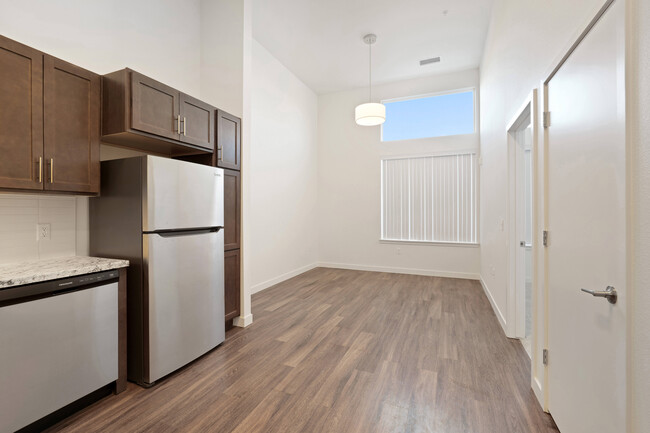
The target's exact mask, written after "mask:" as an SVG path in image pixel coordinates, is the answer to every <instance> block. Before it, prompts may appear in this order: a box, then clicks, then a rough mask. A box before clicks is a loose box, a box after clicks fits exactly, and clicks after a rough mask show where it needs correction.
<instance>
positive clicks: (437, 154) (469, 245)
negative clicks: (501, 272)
mask: <svg viewBox="0 0 650 433" xmlns="http://www.w3.org/2000/svg"><path fill="white" fill-rule="evenodd" d="M466 135H468V134H466ZM457 155H474V156H475V157H476V167H475V171H476V172H475V176H476V183H477V184H476V191H475V201H476V204H475V206H474V212H475V215H474V217H475V219H476V242H452V241H418V240H409V239H384V237H383V231H384V230H383V229H384V186H385V185H384V169H383V165H384V164H383V162H384V161H393V160H398V159H413V158H428V157H434V158H435V157H444V156H457ZM480 166H481V153H480V151H479V149H476V148H464V149H461V150H457V151H451V150H450V151H441V152H425V153H418V154H408V155H382V156H380V158H379V243H380V244H402V245H422V246H426V245H429V246H446V247H461V248H479V247H480V246H481V231H480V230H481V223H480V220H479V217H480V199H481V195H480V193H481V178H480Z"/></svg>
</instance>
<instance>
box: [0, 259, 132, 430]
mask: <svg viewBox="0 0 650 433" xmlns="http://www.w3.org/2000/svg"><path fill="white" fill-rule="evenodd" d="M118 276H119V273H118V271H117V270H113V271H105V272H98V273H94V274H87V275H81V276H75V277H70V278H63V279H58V280H52V281H47V282H43V283H37V284H29V285H24V286H16V287H9V288H6V289H2V290H0V432H1V433H4V432H13V431H15V430H19V429H23V428H25V427H27V429H29V430H39V428H38V422H39V420H40V421H42V419H43V418H44V417H46V416H48V415H50V414H52V413H54V412H56V411H59V410H60V409H62V408H64V407H66V406H68V405H70V404H71V403H73V402H75V401H77V400H79V399H81V398H83V397H86V396H87V395H89V394H90V393H93V392H95V391H97V390H99V389H100V388H102V387H106V385H109V384H111V382H114V381H115V380H117V377H118V283H117V280H118Z"/></svg>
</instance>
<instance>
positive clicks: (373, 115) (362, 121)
mask: <svg viewBox="0 0 650 433" xmlns="http://www.w3.org/2000/svg"><path fill="white" fill-rule="evenodd" d="M363 42H365V43H366V44H367V45H368V102H366V103H365V104H361V105H357V107H356V108H355V109H354V120H356V122H357V125H361V126H375V125H381V124H382V123H384V122H385V121H386V106H385V105H384V104H380V103H377V102H372V44H374V43H375V42H377V35H373V34H368V35H365V36H364V37H363Z"/></svg>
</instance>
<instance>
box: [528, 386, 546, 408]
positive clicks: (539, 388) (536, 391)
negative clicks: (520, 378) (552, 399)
mask: <svg viewBox="0 0 650 433" xmlns="http://www.w3.org/2000/svg"><path fill="white" fill-rule="evenodd" d="M530 387H531V388H532V389H533V393H534V394H535V397H537V401H538V402H539V405H540V406H541V407H542V409H543V410H544V412H548V408H547V407H546V404H545V403H544V392H543V391H542V384H541V383H539V381H538V380H537V378H535V377H534V378H533V380H532V381H531V384H530Z"/></svg>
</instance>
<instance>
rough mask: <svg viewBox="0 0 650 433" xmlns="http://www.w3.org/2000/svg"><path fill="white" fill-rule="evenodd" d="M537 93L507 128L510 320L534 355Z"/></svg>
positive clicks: (513, 331)
mask: <svg viewBox="0 0 650 433" xmlns="http://www.w3.org/2000/svg"><path fill="white" fill-rule="evenodd" d="M535 101H536V91H533V92H532V93H531V95H530V96H529V98H528V99H527V100H526V102H525V103H524V104H523V106H522V108H521V109H520V110H519V111H518V112H517V114H516V116H515V118H514V119H513V120H512V121H511V122H510V124H509V125H508V128H507V134H508V151H509V178H510V181H509V185H510V187H509V188H510V194H509V220H510V224H509V227H510V234H509V239H510V241H509V252H510V260H509V262H510V272H509V274H510V275H509V282H510V284H509V286H510V287H509V303H510V305H511V307H510V306H509V308H508V311H509V317H508V321H509V322H510V326H509V329H510V335H509V336H510V337H515V338H519V339H520V340H521V342H522V345H523V346H524V348H525V349H526V353H528V356H529V357H531V358H532V354H533V350H532V347H533V344H532V340H533V303H534V286H533V281H534V279H533V239H534V237H533V233H534V218H533V194H534V189H533V175H534V173H533V167H534V164H533V162H534V157H533V155H534V153H533V149H534V141H535V136H536V135H535V122H534V119H535V116H534V113H535V104H536V102H535Z"/></svg>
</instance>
